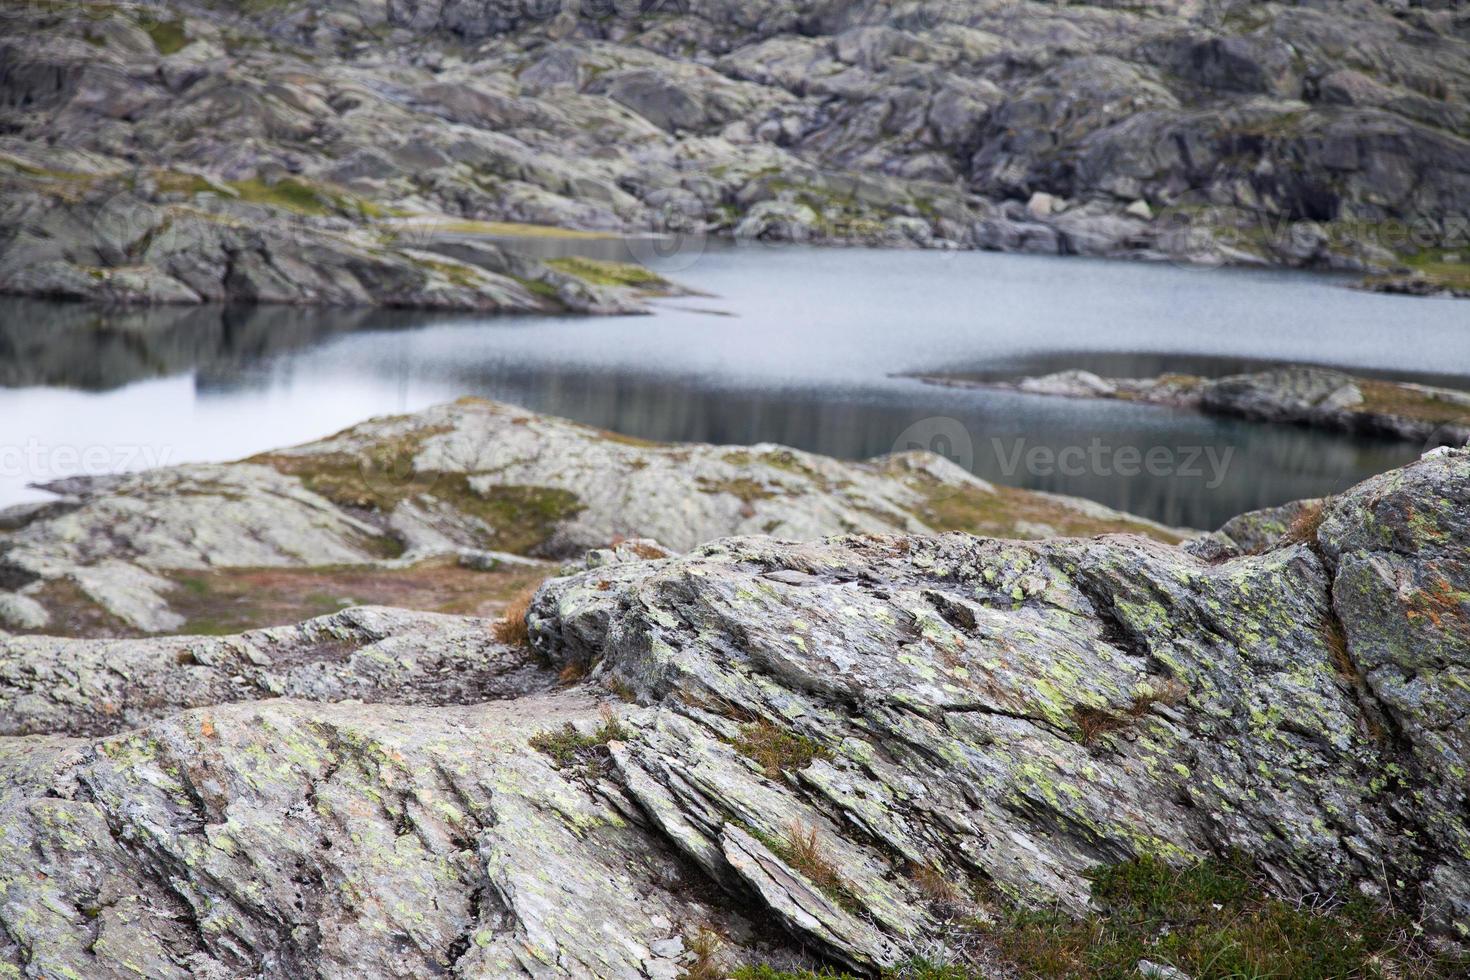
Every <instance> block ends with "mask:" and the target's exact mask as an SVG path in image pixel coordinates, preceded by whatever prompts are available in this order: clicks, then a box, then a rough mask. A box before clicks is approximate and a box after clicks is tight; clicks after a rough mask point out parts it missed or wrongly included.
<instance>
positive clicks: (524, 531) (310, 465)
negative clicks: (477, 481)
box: [250, 430, 583, 554]
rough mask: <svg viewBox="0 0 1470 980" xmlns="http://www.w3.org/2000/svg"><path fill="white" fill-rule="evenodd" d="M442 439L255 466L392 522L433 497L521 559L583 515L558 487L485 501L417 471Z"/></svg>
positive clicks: (263, 459) (499, 491) (497, 489)
mask: <svg viewBox="0 0 1470 980" xmlns="http://www.w3.org/2000/svg"><path fill="white" fill-rule="evenodd" d="M436 431H437V430H419V431H417V432H414V433H412V434H411V435H408V436H404V437H402V438H400V439H396V440H385V441H384V442H382V443H379V444H377V445H375V446H373V447H371V448H370V449H368V450H366V451H364V452H363V453H361V454H360V455H348V454H345V453H339V454H335V455H315V456H293V455H289V454H284V453H268V454H265V455H262V456H256V457H254V458H252V459H251V460H250V462H253V463H264V464H266V465H268V466H273V467H275V468H276V469H277V470H279V471H281V472H282V473H287V474H290V475H292V476H296V477H299V478H300V479H301V481H302V483H303V484H304V485H305V486H306V488H307V489H308V490H311V491H312V492H313V493H318V494H321V495H322V496H323V497H326V498H327V499H328V500H331V501H332V502H333V503H336V504H338V505H340V506H343V507H352V508H358V509H363V510H373V511H377V512H379V513H384V514H386V513H389V512H391V511H392V510H393V508H395V507H397V506H398V505H399V504H400V503H402V502H403V501H404V500H407V499H410V498H413V497H418V496H421V495H424V494H427V495H429V496H432V497H434V498H436V499H438V500H440V501H442V502H444V503H446V504H448V505H450V506H451V507H453V508H455V509H456V510H458V511H460V512H461V513H464V514H468V515H470V516H472V517H476V518H479V519H480V521H481V522H482V523H483V524H484V525H485V531H484V535H485V536H484V540H483V542H482V544H483V546H484V547H486V548H489V549H492V550H495V551H509V552H513V553H515V554H527V553H529V552H531V551H533V550H534V549H535V548H536V547H537V546H538V545H540V544H542V543H543V542H545V541H546V539H547V538H549V537H550V536H551V535H552V533H553V532H554V531H555V530H556V528H557V525H558V524H560V523H561V522H562V521H564V520H566V519H568V518H570V517H572V516H574V515H575V514H577V513H578V512H579V511H581V510H582V506H583V505H582V502H581V501H580V500H579V499H578V497H577V495H576V494H574V493H572V492H571V491H569V490H562V489H560V488H558V487H544V486H520V485H495V486H490V487H487V488H486V489H485V490H484V492H483V493H482V492H477V491H476V490H475V489H474V488H473V487H471V486H470V482H469V477H468V476H467V475H466V474H464V473H441V472H438V471H433V470H419V469H417V468H416V467H415V466H414V457H415V456H416V455H417V453H418V448H419V444H420V443H421V442H422V441H423V440H424V439H425V438H427V437H429V436H431V435H434V434H435V432H436Z"/></svg>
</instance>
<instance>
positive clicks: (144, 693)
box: [0, 606, 552, 735]
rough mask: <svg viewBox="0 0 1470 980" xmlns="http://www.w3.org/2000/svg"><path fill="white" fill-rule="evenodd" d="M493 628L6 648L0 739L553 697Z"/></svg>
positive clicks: (436, 618)
mask: <svg viewBox="0 0 1470 980" xmlns="http://www.w3.org/2000/svg"><path fill="white" fill-rule="evenodd" d="M492 627H493V623H491V622H489V621H486V620H482V619H472V618H466V617H460V616H443V615H435V614H433V613H416V612H406V611H403V610H396V609H386V608H373V607H366V606H364V607H357V608H353V609H346V610H343V611H342V612H340V613H336V614H334V615H331V616H326V617H322V618H320V619H313V620H308V621H307V622H305V623H301V624H300V625H297V626H281V627H275V628H272V629H263V630H257V631H254V632H250V633H244V634H241V635H239V636H230V637H197V636H196V637H178V638H174V639H164V640H64V639H58V638H55V637H49V636H11V637H0V735H25V734H32V733H45V732H68V733H71V734H75V735H81V734H107V733H112V732H116V731H120V730H122V729H125V728H134V727H138V726H141V725H145V724H147V723H149V722H153V721H156V720H158V719H160V718H163V717H165V716H167V715H171V714H176V713H178V712H179V711H182V710H184V709H186V708H194V707H199V706H203V705H216V704H226V703H229V702H232V701H258V700H262V699H268V698H277V697H290V698H299V699H302V700H307V701H346V700H355V701H361V702H364V703H368V704H379V703H381V704H473V703H475V702H478V701H493V700H498V699H503V698H508V697H514V696H518V695H522V694H527V693H529V692H532V691H535V690H540V689H544V688H546V687H549V686H550V684H551V681H552V675H551V674H550V673H549V672H547V671H546V669H545V668H544V666H541V665H540V664H538V663H536V662H534V661H533V659H532V658H531V657H530V656H529V655H528V653H527V651H525V650H522V649H517V648H513V647H508V646H506V645H505V644H504V643H500V642H498V641H497V640H496V639H495V637H494V631H493V629H492Z"/></svg>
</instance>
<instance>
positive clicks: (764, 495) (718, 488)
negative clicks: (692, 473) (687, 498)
mask: <svg viewBox="0 0 1470 980" xmlns="http://www.w3.org/2000/svg"><path fill="white" fill-rule="evenodd" d="M699 489H700V492H702V493H712V494H713V493H728V494H730V495H731V496H732V497H738V498H739V499H740V501H741V502H742V503H747V504H752V503H755V502H756V501H757V500H770V499H771V498H772V497H774V496H776V494H775V492H774V491H772V490H769V489H767V488H766V487H765V486H764V485H763V484H760V483H757V482H756V481H755V480H752V479H750V478H749V477H745V476H739V477H732V478H731V479H728V480H711V479H710V478H708V477H700V478H699Z"/></svg>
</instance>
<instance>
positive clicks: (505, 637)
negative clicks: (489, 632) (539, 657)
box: [493, 585, 537, 649]
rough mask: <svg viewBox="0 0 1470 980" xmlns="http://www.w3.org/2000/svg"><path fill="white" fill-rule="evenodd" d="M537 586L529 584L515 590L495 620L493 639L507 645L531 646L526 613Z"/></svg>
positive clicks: (526, 647) (528, 610)
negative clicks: (502, 612)
mask: <svg viewBox="0 0 1470 980" xmlns="http://www.w3.org/2000/svg"><path fill="white" fill-rule="evenodd" d="M536 588H537V586H535V585H531V586H527V587H526V588H524V589H522V590H521V591H520V592H517V593H516V594H515V595H514V596H512V597H511V599H510V601H509V602H507V603H506V604H505V612H504V614H503V615H501V617H500V618H499V619H498V620H496V621H495V626H494V627H493V629H494V632H495V639H497V640H499V641H500V642H501V643H504V644H506V645H507V646H513V647H523V648H525V649H530V647H531V628H530V626H529V625H528V624H527V623H526V614H527V613H528V612H530V610H531V600H532V599H534V598H536Z"/></svg>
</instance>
